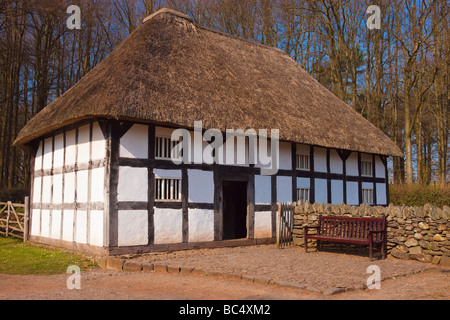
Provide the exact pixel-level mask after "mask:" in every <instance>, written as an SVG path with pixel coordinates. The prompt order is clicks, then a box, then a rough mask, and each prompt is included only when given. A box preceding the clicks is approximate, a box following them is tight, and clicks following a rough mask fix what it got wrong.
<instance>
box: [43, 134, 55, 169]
mask: <svg viewBox="0 0 450 320" xmlns="http://www.w3.org/2000/svg"><path fill="white" fill-rule="evenodd" d="M52 143H53V139H52V138H48V139H45V141H44V163H43V169H44V170H45V169H51V168H52V161H53V147H52Z"/></svg>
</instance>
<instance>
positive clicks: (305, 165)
mask: <svg viewBox="0 0 450 320" xmlns="http://www.w3.org/2000/svg"><path fill="white" fill-rule="evenodd" d="M309 168H310V167H309V156H308V155H304V154H297V169H298V170H309Z"/></svg>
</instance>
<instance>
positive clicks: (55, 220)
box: [50, 210, 62, 240]
mask: <svg viewBox="0 0 450 320" xmlns="http://www.w3.org/2000/svg"><path fill="white" fill-rule="evenodd" d="M51 215H52V219H51V220H52V228H51V234H50V238H52V239H56V240H60V238H61V219H62V215H61V210H52V213H51Z"/></svg>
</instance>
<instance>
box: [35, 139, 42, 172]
mask: <svg viewBox="0 0 450 320" xmlns="http://www.w3.org/2000/svg"><path fill="white" fill-rule="evenodd" d="M41 169H42V141H41V142H39V147H38V150H37V152H36V158H35V160H34V170H41Z"/></svg>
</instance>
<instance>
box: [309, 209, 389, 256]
mask: <svg viewBox="0 0 450 320" xmlns="http://www.w3.org/2000/svg"><path fill="white" fill-rule="evenodd" d="M309 229H316V230H317V233H316V234H308V230H309ZM304 239H305V251H306V252H308V240H309V239H314V240H317V249H319V245H320V242H321V241H328V242H340V243H348V244H357V245H368V246H369V251H370V259H371V260H373V252H372V251H373V246H374V245H375V244H377V245H381V251H382V253H383V258H386V217H382V218H350V217H323V216H319V225H318V226H317V227H308V226H305V234H304Z"/></svg>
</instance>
